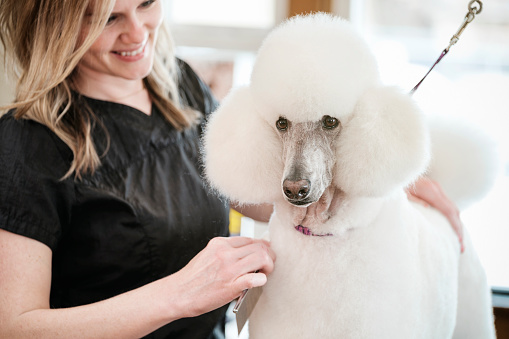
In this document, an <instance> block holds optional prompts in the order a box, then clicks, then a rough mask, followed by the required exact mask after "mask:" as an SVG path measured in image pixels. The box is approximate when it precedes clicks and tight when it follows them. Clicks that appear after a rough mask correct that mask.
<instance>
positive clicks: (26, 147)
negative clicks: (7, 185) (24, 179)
mask: <svg viewBox="0 0 509 339" xmlns="http://www.w3.org/2000/svg"><path fill="white" fill-rule="evenodd" d="M70 161H72V152H71V150H70V149H69V148H68V147H67V146H66V145H65V143H64V142H62V141H61V140H60V139H59V138H58V137H57V136H56V134H55V133H53V132H52V131H51V130H50V129H49V128H48V127H46V126H44V125H42V124H40V123H38V122H36V121H33V120H29V119H17V118H16V117H15V116H14V111H12V110H11V111H9V112H7V113H6V114H4V115H2V116H1V117H0V166H1V167H2V170H4V169H5V168H6V167H9V166H13V165H14V164H16V165H18V166H19V165H23V164H26V165H27V166H37V168H40V169H47V170H49V171H51V173H55V174H57V175H60V177H61V176H63V175H64V174H65V173H66V172H67V170H68V169H69V165H70Z"/></svg>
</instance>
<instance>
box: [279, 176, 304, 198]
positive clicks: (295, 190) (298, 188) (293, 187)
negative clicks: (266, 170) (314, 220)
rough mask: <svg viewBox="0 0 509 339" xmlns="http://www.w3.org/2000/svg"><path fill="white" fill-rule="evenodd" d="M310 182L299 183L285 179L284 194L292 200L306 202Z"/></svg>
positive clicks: (302, 181) (301, 181) (299, 181)
mask: <svg viewBox="0 0 509 339" xmlns="http://www.w3.org/2000/svg"><path fill="white" fill-rule="evenodd" d="M309 187H310V183H309V180H306V179H302V180H298V181H292V180H288V179H285V181H283V192H284V193H285V195H286V196H287V197H288V199H291V200H296V201H299V200H304V199H306V198H307V196H308V195H309Z"/></svg>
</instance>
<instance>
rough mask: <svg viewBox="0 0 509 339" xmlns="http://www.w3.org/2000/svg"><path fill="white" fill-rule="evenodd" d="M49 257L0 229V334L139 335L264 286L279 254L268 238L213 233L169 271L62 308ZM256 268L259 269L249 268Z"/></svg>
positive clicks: (34, 244) (45, 249)
mask: <svg viewBox="0 0 509 339" xmlns="http://www.w3.org/2000/svg"><path fill="white" fill-rule="evenodd" d="M51 259H52V252H51V250H50V249H49V248H48V247H47V246H46V245H44V244H42V243H40V242H38V241H36V240H33V239H30V238H26V237H24V236H20V235H16V234H13V233H10V232H7V231H4V230H0V290H1V291H2V293H1V294H0V337H2V338H26V337H37V338H69V337H80V338H99V337H100V338H139V337H142V336H144V335H147V334H148V333H150V332H153V331H155V330H156V329H158V328H159V327H161V326H163V325H165V324H167V323H169V322H172V321H174V320H176V319H179V318H183V317H193V316H197V315H200V314H203V313H205V312H208V311H211V310H213V309H216V308H218V307H220V306H222V305H224V304H226V303H228V302H230V301H231V300H233V299H235V298H236V297H237V296H239V295H240V293H241V292H242V290H244V289H246V288H251V287H255V286H261V285H263V284H265V282H266V274H269V273H270V272H271V271H272V269H273V261H274V259H275V256H274V253H273V252H272V251H271V250H270V247H269V246H268V243H266V242H264V241H258V240H253V239H249V238H241V237H235V238H215V239H213V240H211V241H210V243H209V244H208V245H207V247H206V248H205V249H204V250H203V251H202V252H200V253H199V254H198V255H197V256H196V257H195V258H194V259H193V260H192V261H191V262H190V263H189V264H188V265H187V266H186V267H184V268H183V269H182V270H181V271H179V272H177V273H175V274H173V275H171V276H168V277H165V278H163V279H160V280H157V281H154V282H153V283H150V284H147V285H145V286H143V287H140V288H138V289H135V290H133V291H130V292H127V293H124V294H121V295H118V296H116V297H113V298H110V299H107V300H104V301H101V302H97V303H93V304H89V305H85V306H79V307H73V308H65V309H50V308H49V295H50V286H51V269H52V268H51ZM257 270H259V271H260V273H251V272H254V271H257Z"/></svg>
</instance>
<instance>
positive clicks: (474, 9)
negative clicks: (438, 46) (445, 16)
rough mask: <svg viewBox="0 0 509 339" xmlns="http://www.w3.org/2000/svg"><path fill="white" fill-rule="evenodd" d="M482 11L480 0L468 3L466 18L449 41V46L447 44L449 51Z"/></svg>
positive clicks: (472, 0)
mask: <svg viewBox="0 0 509 339" xmlns="http://www.w3.org/2000/svg"><path fill="white" fill-rule="evenodd" d="M481 11H482V2H481V1H480V0H471V1H470V2H469V3H468V13H467V15H465V19H464V20H463V23H462V24H461V26H460V28H459V29H458V31H457V32H456V34H454V35H453V36H452V38H451V40H450V42H449V46H447V48H446V51H449V48H451V46H452V45H454V44H456V43H457V42H458V40H459V39H460V35H461V34H462V33H463V31H464V30H465V28H467V25H468V24H469V23H471V22H472V21H473V20H474V19H475V15H476V14H479V13H481Z"/></svg>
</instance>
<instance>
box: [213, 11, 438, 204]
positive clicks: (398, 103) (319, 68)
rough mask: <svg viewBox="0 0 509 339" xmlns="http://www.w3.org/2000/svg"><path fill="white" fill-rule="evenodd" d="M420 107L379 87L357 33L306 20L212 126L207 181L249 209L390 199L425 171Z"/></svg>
mask: <svg viewBox="0 0 509 339" xmlns="http://www.w3.org/2000/svg"><path fill="white" fill-rule="evenodd" d="M424 126H425V125H424V121H423V118H422V116H421V113H420V111H419V109H418V108H417V106H416V105H415V104H414V102H413V101H412V100H411V98H410V97H409V96H408V95H406V94H404V93H401V92H399V91H398V90H397V89H395V88H391V87H383V86H381V85H380V80H379V75H378V71H377V66H376V61H375V58H374V57H373V55H372V54H371V52H370V50H369V48H368V46H367V44H366V43H365V42H364V40H363V39H362V38H361V37H360V36H359V35H358V34H356V32H355V31H354V29H353V28H352V26H351V25H350V24H349V23H348V22H346V21H344V20H342V19H340V18H338V17H334V16H331V15H328V14H323V13H318V14H313V15H308V16H297V17H293V18H291V19H289V20H288V21H286V22H285V23H283V24H282V25H280V26H279V27H277V28H276V29H274V30H273V31H272V32H271V33H270V34H269V35H268V37H267V38H266V39H265V41H264V43H263V44H262V46H261V48H260V50H259V52H258V55H257V58H256V61H255V65H254V68H253V73H252V76H251V83H250V84H249V85H248V86H245V87H241V88H237V89H234V90H232V91H231V92H230V93H229V94H228V96H227V97H226V98H225V99H224V101H223V102H222V104H221V105H220V107H219V109H218V110H217V111H216V112H215V113H214V114H213V115H212V117H211V119H210V121H209V122H208V124H207V128H206V131H205V136H204V161H205V173H206V176H207V179H208V181H209V182H210V183H211V185H212V186H213V187H214V188H215V189H217V190H218V191H219V192H220V193H222V194H223V195H225V196H227V197H228V198H230V199H232V200H234V201H237V202H240V203H266V202H269V203H272V202H275V201H277V200H278V199H281V198H282V197H284V198H285V199H286V200H287V201H289V202H290V203H292V204H294V205H301V206H302V205H304V206H305V205H309V204H311V203H313V202H315V201H318V200H319V199H320V197H321V196H322V194H323V192H324V191H325V190H326V189H327V188H330V187H333V188H334V189H337V190H340V191H341V192H342V194H343V195H346V196H355V197H372V196H383V195H385V194H388V193H390V192H391V191H392V190H395V189H398V188H401V187H403V186H405V185H407V184H409V183H410V182H411V181H413V180H414V179H415V178H416V177H417V176H418V175H419V174H420V173H422V172H423V171H424V169H425V167H426V164H427V161H428V147H429V146H428V137H427V132H426V129H425V127H424Z"/></svg>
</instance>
